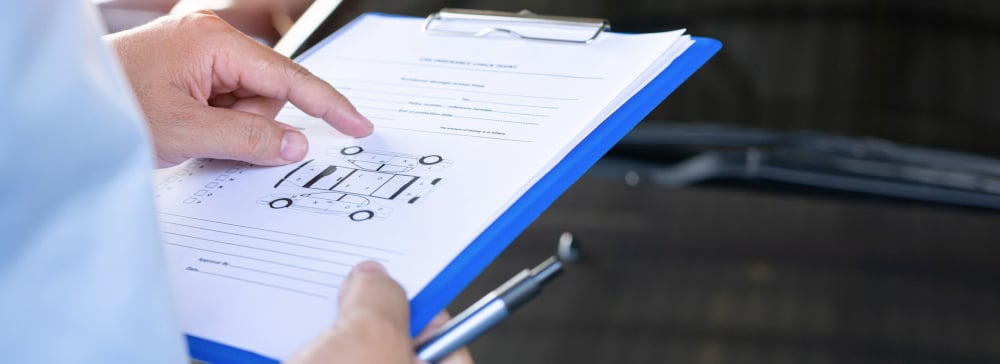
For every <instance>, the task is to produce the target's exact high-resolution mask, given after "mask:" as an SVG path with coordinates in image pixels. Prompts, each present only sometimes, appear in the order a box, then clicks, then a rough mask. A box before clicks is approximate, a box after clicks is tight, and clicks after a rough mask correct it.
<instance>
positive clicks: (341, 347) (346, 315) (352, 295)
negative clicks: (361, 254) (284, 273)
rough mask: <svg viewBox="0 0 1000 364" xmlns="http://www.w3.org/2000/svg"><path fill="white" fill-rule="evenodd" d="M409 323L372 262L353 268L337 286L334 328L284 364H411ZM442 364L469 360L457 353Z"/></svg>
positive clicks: (440, 320) (400, 298)
mask: <svg viewBox="0 0 1000 364" xmlns="http://www.w3.org/2000/svg"><path fill="white" fill-rule="evenodd" d="M442 314H443V315H442ZM442 314H439V315H438V317H436V318H435V319H434V321H433V322H432V323H431V325H428V327H427V329H425V333H422V334H421V336H426V335H427V334H429V333H432V332H434V331H437V329H439V328H440V327H441V326H443V325H444V324H445V322H447V321H448V317H447V315H446V314H444V313H443V312H442ZM409 318H410V309H409V303H407V301H406V293H404V292H403V288H402V287H400V286H399V284H397V283H396V281H393V280H392V278H390V277H389V275H387V274H386V273H385V270H384V269H383V268H382V266H381V265H379V264H378V263H374V262H364V263H361V264H358V266H356V267H354V270H353V271H351V274H350V275H349V276H348V277H347V280H346V281H345V282H344V285H343V287H341V290H340V314H339V315H338V317H337V322H336V324H334V326H333V328H331V329H329V330H327V331H326V332H325V333H323V334H322V335H321V336H320V337H319V338H317V339H316V340H314V341H313V342H312V343H310V344H309V345H308V346H306V348H305V349H303V350H301V351H300V352H299V353H298V354H297V355H295V357H293V358H292V359H291V360H289V361H288V363H290V364H291V363H294V364H305V363H358V364H364V363H379V364H382V363H407V364H410V363H417V359H416V356H415V355H414V352H413V347H414V342H413V341H411V340H410V334H409V332H410V330H409V321H410V320H409ZM442 363H443V364H465V363H468V364H471V363H472V356H471V355H470V354H469V351H468V350H467V349H465V348H462V350H460V351H458V352H455V353H453V354H452V355H450V356H448V357H447V358H445V360H444V361H442Z"/></svg>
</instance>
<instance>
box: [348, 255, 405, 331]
mask: <svg viewBox="0 0 1000 364" xmlns="http://www.w3.org/2000/svg"><path fill="white" fill-rule="evenodd" d="M368 315H371V316H372V317H364V318H365V319H366V320H368V319H377V320H380V321H385V322H386V323H390V324H391V325H392V326H394V327H395V328H397V329H399V332H400V333H402V334H403V336H407V337H408V336H409V325H410V324H409V317H410V306H409V303H408V301H407V300H406V293H405V292H404V291H403V288H402V287H400V286H399V284H398V283H396V281H394V280H392V278H390V277H389V275H388V274H387V273H386V272H385V268H383V267H382V266H381V265H379V264H378V263H375V262H371V261H367V262H362V263H361V264H358V265H357V266H356V267H354V269H353V270H352V271H351V274H350V275H349V276H348V277H347V280H346V281H345V283H344V286H343V287H342V290H341V292H340V315H339V317H338V318H337V322H338V324H339V323H340V322H343V321H344V320H347V322H350V321H351V320H356V319H357V318H358V316H368Z"/></svg>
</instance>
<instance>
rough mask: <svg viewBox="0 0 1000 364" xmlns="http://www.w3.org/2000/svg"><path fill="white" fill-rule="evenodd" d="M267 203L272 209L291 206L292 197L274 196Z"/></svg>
mask: <svg viewBox="0 0 1000 364" xmlns="http://www.w3.org/2000/svg"><path fill="white" fill-rule="evenodd" d="M267 205H268V206H271V208H272V209H283V208H286V207H289V206H292V199H290V198H287V197H282V198H276V199H274V200H273V201H271V202H270V203H268V204H267Z"/></svg>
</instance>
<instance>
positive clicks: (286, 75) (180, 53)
mask: <svg viewBox="0 0 1000 364" xmlns="http://www.w3.org/2000/svg"><path fill="white" fill-rule="evenodd" d="M107 39H108V41H109V42H110V44H111V46H112V47H113V48H114V49H115V51H117V53H118V56H119V58H120V60H121V62H122V65H123V66H124V69H125V73H126V75H127V76H128V78H129V81H130V82H131V84H132V88H133V89H134V90H135V93H136V96H137V98H138V101H139V105H140V106H141V107H142V111H143V113H144V114H145V116H146V121H147V122H148V123H149V127H150V130H151V132H152V135H153V144H154V146H155V148H156V157H157V165H158V166H160V167H169V166H172V165H176V164H179V163H181V162H183V161H185V160H187V159H188V158H194V157H210V158H221V159H237V160H243V161H247V162H250V163H254V164H261V165H279V164H287V163H291V162H295V161H299V160H301V159H302V158H303V157H305V155H306V151H307V150H308V148H309V147H308V141H307V140H306V137H305V135H303V134H302V133H301V132H300V131H298V130H296V129H295V128H293V127H291V126H289V125H286V124H283V123H280V122H277V121H275V120H273V119H274V117H275V115H277V113H278V111H279V110H280V109H281V107H282V106H283V105H284V104H285V102H287V101H291V102H292V104H294V105H295V106H297V107H299V109H301V110H302V111H304V112H306V113H307V114H309V115H312V116H315V117H320V118H322V119H323V120H325V121H326V122H327V123H329V124H330V125H332V126H333V127H334V128H336V129H337V130H339V131H340V132H342V133H344V134H347V135H351V136H355V137H362V136H366V135H369V134H371V132H372V128H373V127H372V124H371V122H369V121H368V119H366V118H365V117H363V116H361V115H360V114H358V112H357V110H355V109H354V107H353V106H351V104H350V102H348V101H347V99H346V98H344V96H343V95H341V94H340V93H338V92H337V91H336V90H334V89H333V87H331V86H330V85H329V84H327V83H326V82H324V81H323V80H320V79H319V78H317V77H316V76H313V75H312V74H311V73H309V71H307V70H306V69H305V68H302V66H299V65H298V64H296V63H294V62H292V61H291V60H289V59H288V58H286V57H284V56H281V55H279V54H277V53H275V52H274V51H272V50H271V49H269V48H267V47H265V46H263V45H260V44H258V43H257V42H255V41H253V40H252V39H250V38H249V37H247V36H246V35H244V34H242V33H240V32H239V31H237V30H236V29H234V28H233V27H231V26H230V25H229V24H227V23H226V22H225V21H223V20H222V19H220V18H219V17H217V16H215V15H214V14H213V13H211V12H207V11H201V12H196V13H192V14H189V15H184V16H170V17H164V18H160V19H158V20H157V21H154V22H153V23H150V24H147V25H144V26H141V27H139V28H135V29H132V30H129V31H125V32H121V33H116V34H112V35H110V36H108V38H107Z"/></svg>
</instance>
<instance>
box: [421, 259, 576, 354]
mask: <svg viewBox="0 0 1000 364" xmlns="http://www.w3.org/2000/svg"><path fill="white" fill-rule="evenodd" d="M561 271H562V262H561V261H559V259H558V258H556V257H550V258H549V259H546V260H545V261H544V262H542V264H539V265H538V266H537V267H535V268H533V269H530V270H529V269H525V270H522V271H521V272H520V273H518V274H517V275H515V276H514V277H513V278H511V279H510V280H508V281H507V282H506V283H504V284H503V285H501V286H500V287H497V289H494V290H493V291H491V292H490V293H489V294H487V295H486V296H484V297H483V298H481V299H479V301H477V302H476V303H475V304H473V305H472V306H469V308H467V309H465V311H462V313H460V314H458V316H455V318H453V319H451V321H448V323H447V324H445V325H444V326H443V327H442V328H441V330H439V331H438V332H437V333H436V334H434V336H432V337H431V338H430V339H428V340H427V341H424V342H422V343H420V344H418V345H417V347H416V351H417V359H420V360H424V361H427V362H429V363H437V362H438V361H440V360H441V359H444V357H446V356H448V354H451V353H452V352H453V351H455V350H458V349H459V348H461V347H463V346H465V345H466V344H468V343H470V342H472V340H475V339H476V338H478V337H479V335H482V334H483V333H485V332H486V331H487V330H489V329H490V328H491V327H493V326H495V325H496V324H498V323H500V321H503V319H504V318H507V316H510V314H511V313H513V312H514V310H517V309H518V308H520V307H521V306H523V305H524V304H525V303H528V302H529V301H531V299H532V298H534V297H535V296H537V295H538V293H539V292H541V291H542V286H543V285H545V284H546V283H548V282H549V281H551V280H552V278H555V277H556V276H557V275H558V274H559V272H561Z"/></svg>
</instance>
